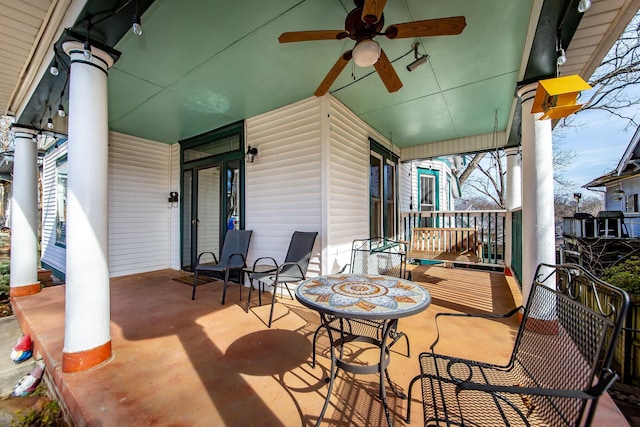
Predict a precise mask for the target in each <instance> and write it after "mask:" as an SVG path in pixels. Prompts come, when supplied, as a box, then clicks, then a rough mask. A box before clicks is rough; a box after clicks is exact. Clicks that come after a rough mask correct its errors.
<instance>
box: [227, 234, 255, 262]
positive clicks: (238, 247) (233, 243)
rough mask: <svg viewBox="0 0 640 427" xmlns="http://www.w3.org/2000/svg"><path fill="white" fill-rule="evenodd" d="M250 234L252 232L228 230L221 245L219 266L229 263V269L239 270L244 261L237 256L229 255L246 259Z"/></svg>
mask: <svg viewBox="0 0 640 427" xmlns="http://www.w3.org/2000/svg"><path fill="white" fill-rule="evenodd" d="M252 232H253V230H228V231H227V235H226V236H225V238H224V243H223V244H222V251H221V253H220V260H219V264H220V265H227V262H229V261H230V265H229V267H231V268H241V267H242V266H243V261H244V260H243V259H241V258H240V257H237V256H235V257H232V256H231V255H233V254H241V255H242V256H243V257H244V259H246V258H247V253H248V252H249V242H250V241H251V233H252Z"/></svg>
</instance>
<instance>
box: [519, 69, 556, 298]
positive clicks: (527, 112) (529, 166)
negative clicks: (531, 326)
mask: <svg viewBox="0 0 640 427" xmlns="http://www.w3.org/2000/svg"><path fill="white" fill-rule="evenodd" d="M537 88H538V83H537V82H536V83H530V84H527V85H525V86H522V87H520V88H519V89H518V92H517V93H518V96H519V97H520V101H521V103H522V194H526V197H524V198H523V200H522V278H521V279H522V298H523V301H527V298H528V297H529V292H530V290H531V283H532V281H533V279H534V277H533V275H534V272H535V269H536V266H537V265H538V264H539V263H549V264H555V224H554V211H553V209H554V207H553V151H552V136H551V120H538V118H539V117H540V116H541V115H542V113H536V114H531V106H532V104H533V99H534V97H535V93H536V89H537Z"/></svg>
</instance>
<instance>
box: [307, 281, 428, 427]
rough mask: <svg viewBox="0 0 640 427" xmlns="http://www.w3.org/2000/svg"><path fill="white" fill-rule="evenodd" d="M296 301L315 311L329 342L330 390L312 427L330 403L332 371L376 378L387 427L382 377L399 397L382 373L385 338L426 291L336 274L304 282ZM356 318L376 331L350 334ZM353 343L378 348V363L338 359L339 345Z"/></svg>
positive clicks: (416, 308) (419, 306)
mask: <svg viewBox="0 0 640 427" xmlns="http://www.w3.org/2000/svg"><path fill="white" fill-rule="evenodd" d="M296 298H297V299H298V301H300V303H301V304H303V305H305V306H307V307H309V308H311V309H313V310H316V311H317V312H318V313H320V319H321V321H322V324H323V325H324V327H325V328H326V330H327V333H328V335H329V340H330V342H331V369H330V374H329V390H328V391H327V397H326V400H325V402H324V406H323V407H322V412H321V413H320V415H319V417H318V421H317V422H316V425H317V426H318V425H320V423H321V421H322V418H323V417H324V413H325V411H326V410H327V406H328V405H329V400H330V399H331V391H332V389H333V381H334V379H335V375H336V372H337V370H338V369H343V370H345V371H347V372H351V373H354V374H374V373H378V374H379V375H380V399H381V400H382V404H383V406H384V411H385V415H386V417H387V422H388V424H389V426H391V424H392V423H391V415H390V413H389V408H388V407H387V400H386V391H385V387H384V380H385V377H386V379H387V382H388V383H389V386H390V387H391V389H392V390H393V392H394V393H395V394H396V395H399V394H398V393H397V392H396V390H395V388H394V387H393V384H392V383H391V380H390V379H389V373H388V372H387V366H389V362H390V352H389V347H388V346H387V340H388V339H389V336H390V334H392V333H393V332H395V330H396V326H397V324H398V319H399V318H401V317H407V316H411V315H414V314H417V313H419V312H421V311H423V310H425V309H426V308H427V307H428V306H429V305H430V304H431V295H430V294H429V292H428V291H427V290H426V289H424V288H423V287H422V286H420V285H418V284H417V283H414V282H412V281H410V280H405V279H400V278H397V277H389V276H370V275H363V274H335V275H329V276H320V277H315V278H312V279H308V280H305V281H303V282H302V283H300V284H299V285H298V287H297V288H296ZM358 320H362V321H374V322H379V325H380V328H381V333H380V334H379V335H378V336H375V337H374V336H369V335H367V336H364V335H363V336H360V335H354V334H353V332H352V331H353V329H352V328H350V327H349V326H348V325H349V323H350V322H357V321H358ZM353 341H360V342H366V343H369V344H373V345H374V346H377V347H379V348H380V360H379V362H378V363H376V364H372V365H362V364H353V363H350V362H349V361H347V360H345V359H343V354H344V353H343V351H342V350H343V346H344V345H345V344H347V343H349V342H353ZM401 397H404V396H401Z"/></svg>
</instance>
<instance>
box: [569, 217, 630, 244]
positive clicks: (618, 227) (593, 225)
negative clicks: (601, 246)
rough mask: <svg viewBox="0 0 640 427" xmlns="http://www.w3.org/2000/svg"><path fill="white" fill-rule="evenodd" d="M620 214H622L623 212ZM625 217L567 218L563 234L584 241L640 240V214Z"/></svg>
mask: <svg viewBox="0 0 640 427" xmlns="http://www.w3.org/2000/svg"><path fill="white" fill-rule="evenodd" d="M612 212H619V211H612ZM619 213H620V214H622V212H619ZM576 215H577V216H579V215H578V214H576ZM623 215H624V216H621V217H615V216H609V217H607V216H603V217H600V218H598V217H595V218H590V217H581V216H579V217H565V218H563V219H562V234H563V235H564V236H567V237H579V238H584V239H596V238H613V239H615V238H632V239H636V238H640V214H639V213H624V214H623Z"/></svg>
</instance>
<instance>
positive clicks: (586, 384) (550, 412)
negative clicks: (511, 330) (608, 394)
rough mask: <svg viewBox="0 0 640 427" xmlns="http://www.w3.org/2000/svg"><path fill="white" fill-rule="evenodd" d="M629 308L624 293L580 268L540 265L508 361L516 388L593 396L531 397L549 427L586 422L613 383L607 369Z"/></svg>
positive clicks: (532, 403) (612, 376)
mask: <svg viewBox="0 0 640 427" xmlns="http://www.w3.org/2000/svg"><path fill="white" fill-rule="evenodd" d="M628 305H629V296H628V295H627V294H626V292H624V291H622V290H620V289H618V288H616V287H614V286H611V285H609V284H608V283H605V282H603V281H601V280H599V279H597V278H596V277H594V276H593V275H591V274H590V273H589V272H588V271H586V270H584V269H583V268H581V267H580V266H578V265H573V264H566V265H557V266H555V265H547V264H540V265H539V266H538V268H537V270H536V274H535V280H534V283H533V286H532V289H531V292H530V294H529V298H528V301H527V305H526V308H525V311H524V315H523V320H522V323H521V325H520V329H519V332H518V336H517V338H516V344H515V347H514V352H513V355H512V359H511V361H512V363H513V367H514V371H515V372H516V373H519V374H521V375H518V380H519V382H520V384H519V385H520V386H522V387H532V388H536V387H544V388H547V389H559V390H588V389H591V390H592V392H593V395H594V396H596V397H595V399H593V400H590V399H582V400H576V399H567V398H561V397H549V396H547V397H542V396H532V397H531V399H532V402H531V405H533V406H534V407H536V411H537V413H538V414H543V415H542V418H543V419H545V420H546V421H547V422H548V423H550V425H579V424H580V421H581V420H582V421H584V416H585V414H586V416H587V418H586V420H588V421H587V424H588V423H589V422H590V420H591V418H592V416H593V411H594V410H595V406H596V403H597V396H599V395H600V394H601V393H602V392H603V391H605V390H606V388H608V386H609V385H611V383H612V382H613V381H614V380H615V379H616V378H617V376H616V375H615V374H614V373H613V372H612V371H611V370H610V366H611V361H612V358H613V354H614V351H615V344H616V340H617V338H618V336H619V334H620V330H621V328H622V326H623V322H624V320H625V316H626V312H627V309H628ZM596 380H597V383H596V384H595V385H594V381H596ZM592 386H593V387H592ZM577 397H578V399H580V396H577ZM576 402H579V403H576ZM587 409H588V411H586V410H587Z"/></svg>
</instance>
